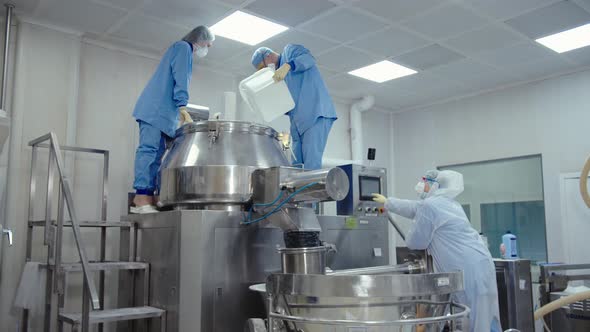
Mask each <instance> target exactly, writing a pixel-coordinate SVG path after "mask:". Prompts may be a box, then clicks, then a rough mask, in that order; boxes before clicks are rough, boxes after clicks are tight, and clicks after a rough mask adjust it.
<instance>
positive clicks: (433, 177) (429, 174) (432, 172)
mask: <svg viewBox="0 0 590 332" xmlns="http://www.w3.org/2000/svg"><path fill="white" fill-rule="evenodd" d="M438 173H439V172H438V171H437V170H435V169H433V170H430V171H427V172H426V174H424V177H425V178H426V180H431V181H436V178H437V177H438Z"/></svg>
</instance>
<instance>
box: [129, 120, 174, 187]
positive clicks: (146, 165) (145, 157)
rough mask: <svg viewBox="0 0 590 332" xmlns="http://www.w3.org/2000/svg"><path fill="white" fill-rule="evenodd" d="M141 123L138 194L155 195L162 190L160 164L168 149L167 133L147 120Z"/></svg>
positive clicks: (136, 184) (137, 177) (137, 153)
mask: <svg viewBox="0 0 590 332" xmlns="http://www.w3.org/2000/svg"><path fill="white" fill-rule="evenodd" d="M137 123H138V124H139V146H138V147H137V150H136V151H135V181H133V189H135V192H136V193H137V194H138V195H148V196H153V195H154V193H156V194H158V193H159V192H160V164H161V163H162V156H163V155H164V152H165V151H166V135H165V134H164V133H162V132H161V131H160V130H159V129H157V128H156V127H154V126H152V125H150V124H149V123H147V122H144V121H141V120H137Z"/></svg>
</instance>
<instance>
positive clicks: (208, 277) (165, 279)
mask: <svg viewBox="0 0 590 332" xmlns="http://www.w3.org/2000/svg"><path fill="white" fill-rule="evenodd" d="M161 175H162V188H161V193H160V199H161V201H162V202H163V203H164V204H165V206H166V207H167V209H168V211H165V212H160V213H156V214H149V215H134V216H129V217H128V219H129V220H131V221H134V222H135V223H136V225H137V229H136V231H137V243H131V244H130V243H121V256H122V258H125V259H129V257H130V258H131V259H135V260H138V261H145V262H149V263H150V278H149V294H142V292H141V291H139V290H134V289H129V288H128V289H127V293H120V294H119V302H121V303H120V305H129V304H130V303H125V301H135V300H139V299H140V298H143V297H148V298H149V303H150V305H152V306H155V307H159V308H162V309H165V310H166V312H167V314H166V330H167V331H194V332H211V331H215V332H226V331H227V332H230V331H231V332H235V331H242V330H243V329H244V326H245V325H246V323H247V321H248V319H249V318H261V319H263V318H269V312H267V311H265V305H264V301H263V300H262V297H260V296H259V295H258V294H256V293H255V292H252V291H250V290H249V287H250V286H251V285H253V284H257V283H261V282H264V281H265V280H267V278H271V279H269V280H276V282H277V284H276V285H279V286H277V287H278V288H274V286H273V285H275V283H271V284H269V286H271V288H270V289H272V290H273V293H272V294H275V293H276V294H281V296H282V295H285V296H296V297H299V296H302V297H303V298H305V299H311V298H313V296H314V295H313V292H314V291H316V290H318V289H316V288H314V287H316V286H313V287H312V288H309V289H302V290H301V291H302V292H301V294H295V293H293V294H291V293H290V294H283V293H282V291H283V290H285V289H286V288H284V287H281V286H280V285H286V284H287V283H286V282H288V281H289V280H291V281H293V280H300V279H289V278H290V277H289V276H297V275H299V274H298V273H317V276H319V277H322V278H338V277H342V278H357V279H358V280H359V281H360V284H358V283H355V282H353V283H350V284H349V285H348V286H351V287H353V288H354V287H356V288H354V289H356V290H357V291H359V290H360V291H361V293H362V288H359V287H358V286H359V285H361V286H363V285H364V286H366V285H367V284H366V283H363V282H364V281H368V280H373V279H368V278H369V277H370V276H366V275H364V274H362V273H365V272H367V271H366V270H350V269H353V268H363V267H371V266H386V265H387V264H389V246H390V245H389V239H388V225H387V220H385V219H384V218H380V217H371V216H366V217H363V220H362V222H358V223H357V222H356V221H355V222H351V218H350V217H349V216H317V215H316V214H315V213H314V209H313V208H312V207H313V204H317V203H318V202H325V201H333V200H340V199H343V198H344V197H345V196H346V195H347V193H348V191H349V188H348V186H349V181H348V178H347V175H346V173H345V172H344V171H342V169H340V168H332V169H325V170H316V171H306V170H303V169H299V168H293V167H291V166H290V165H289V163H288V160H287V158H286V157H285V147H284V146H283V145H282V144H281V142H280V140H279V139H278V134H277V132H276V131H275V130H273V129H272V128H270V127H267V126H262V125H258V124H253V123H248V122H232V121H203V122H197V123H192V124H187V125H184V126H183V127H182V128H180V129H178V130H177V133H176V138H175V140H174V142H173V144H172V146H171V147H170V149H169V150H168V151H167V152H166V154H165V156H164V160H163V163H162V167H161ZM121 238H126V237H125V236H122V237H121ZM326 243H331V244H332V245H329V246H328V245H326ZM311 258H314V259H311ZM323 264H325V265H327V266H329V267H331V268H332V269H334V270H342V269H349V270H347V271H348V272H342V273H348V276H344V275H341V276H337V275H332V274H330V275H323V273H325V272H326V270H325V268H324V266H323ZM391 269H392V267H385V268H383V267H381V268H377V270H379V271H380V272H377V271H369V272H367V273H373V272H375V273H378V274H382V273H383V271H389V272H392V270H391ZM393 269H394V270H396V269H399V268H398V267H393ZM413 269H414V270H413V271H412V272H424V271H423V269H422V268H418V269H416V268H415V266H414V268H413ZM360 271H363V272H360ZM285 272H287V273H285ZM395 272H397V273H398V274H399V273H409V272H410V270H409V269H406V268H404V271H403V272H400V271H399V270H397V271H395ZM293 273H295V274H293ZM359 273H361V275H358V274H359ZM386 273H387V272H386ZM350 274H353V276H350ZM302 275H303V276H313V275H312V274H302ZM426 276H430V277H433V276H432V275H426ZM390 277H391V276H390ZM398 277H399V276H398ZM402 277H403V276H402ZM125 278H126V276H121V279H120V283H121V284H122V285H125V284H130V282H129V280H126V279H125ZM282 278H286V279H284V280H283V279H282ZM303 278H307V277H303ZM384 278H385V277H384ZM392 278H393V277H392ZM460 278H461V274H460V272H457V273H456V274H452V275H449V276H448V279H446V280H447V281H448V282H449V284H448V285H447V284H446V282H445V281H441V282H442V284H441V286H440V287H443V288H444V289H445V292H446V293H445V294H442V295H444V296H448V295H449V294H450V293H452V292H454V291H458V290H460V287H459V286H458V285H459V283H458V281H457V280H460ZM314 280H315V279H314ZM363 280H364V281H363ZM376 280H377V279H376ZM432 280H436V279H432ZM443 280H444V279H443ZM332 281H338V280H337V279H334V280H327V281H325V280H324V281H322V282H323V285H325V287H326V288H325V289H324V291H328V288H330V287H329V286H328V285H329V284H330V283H331V282H332ZM297 284H299V282H297ZM305 284H306V283H305ZM312 284H313V283H312ZM336 285H339V283H336ZM342 285H343V286H345V285H344V284H342ZM355 285H356V286H355ZM449 285H450V287H448V286H449ZM348 286H347V287H348ZM455 286H457V287H455ZM404 287H405V286H404ZM345 288H346V287H344V288H342V289H340V288H339V287H337V288H334V287H333V286H332V287H331V290H332V291H334V292H336V293H335V294H336V295H335V296H339V295H338V294H341V293H340V292H344V293H342V294H346V292H347V291H346V290H345ZM119 289H124V287H120V288H119ZM295 289H296V288H292V290H295ZM424 289H427V288H424ZM374 291H376V290H375V289H374V290H373V291H371V292H370V293H368V294H369V295H370V297H372V296H373V295H374V294H376V293H374ZM390 291H392V290H390ZM408 291H410V292H412V291H413V292H415V294H410V293H408V294H407V295H408V296H409V297H408V298H406V297H405V296H403V298H404V301H405V300H406V299H414V300H416V299H424V298H421V296H423V295H424V294H422V293H419V291H418V290H414V289H413V288H410V289H408ZM404 294H405V293H404ZM437 294H438V293H436V294H434V293H433V295H432V296H438V295H437ZM389 300H392V299H389ZM394 300H395V301H398V300H401V297H399V298H396V299H394ZM426 300H429V299H426ZM439 300H440V299H439ZM443 300H444V299H443ZM367 301H369V302H371V303H372V301H379V300H378V299H367V298H363V299H361V303H366V302H367ZM322 303H323V302H322ZM416 303H417V302H415V301H414V302H412V304H411V305H410V306H413V307H414V308H416ZM448 304H449V303H448V302H445V305H447V306H448ZM273 306H274V305H273ZM273 306H271V307H273ZM379 306H380V304H378V305H377V307H379ZM366 308H371V309H370V311H373V310H374V309H373V305H372V304H371V305H369V306H368V307H366ZM305 310H306V309H304V311H305ZM396 310H397V309H396ZM298 312H301V311H298ZM467 313H468V310H467ZM466 315H467V314H465V313H464V314H462V317H463V316H466ZM429 316H431V315H429ZM273 318H280V319H287V318H285V317H273V316H270V319H271V320H272V319H273ZM134 330H135V331H152V328H151V327H149V326H148V327H146V326H138V325H136V326H135V328H134ZM347 331H351V330H347ZM352 331H365V330H352ZM367 331H368V330H367Z"/></svg>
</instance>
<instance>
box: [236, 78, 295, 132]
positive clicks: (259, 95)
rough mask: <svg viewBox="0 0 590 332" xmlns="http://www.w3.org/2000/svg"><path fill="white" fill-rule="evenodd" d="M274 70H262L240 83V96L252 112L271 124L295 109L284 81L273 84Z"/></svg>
mask: <svg viewBox="0 0 590 332" xmlns="http://www.w3.org/2000/svg"><path fill="white" fill-rule="evenodd" d="M273 75H274V70H273V69H272V68H269V67H266V68H263V69H261V70H259V71H257V72H255V73H254V74H252V75H251V76H250V77H248V78H245V79H244V80H242V81H241V82H240V85H239V89H240V95H242V98H244V100H245V101H246V104H248V106H250V108H251V109H252V111H254V112H256V113H259V114H260V115H261V116H262V118H263V119H264V121H266V122H271V121H273V120H274V119H276V118H278V117H280V116H281V115H283V114H285V113H287V112H289V111H290V110H292V109H293V108H294V107H295V102H294V101H293V98H292V97H291V93H290V92H289V89H288V88H287V84H286V83H285V82H284V81H280V82H275V81H274V80H273V78H272V76H273Z"/></svg>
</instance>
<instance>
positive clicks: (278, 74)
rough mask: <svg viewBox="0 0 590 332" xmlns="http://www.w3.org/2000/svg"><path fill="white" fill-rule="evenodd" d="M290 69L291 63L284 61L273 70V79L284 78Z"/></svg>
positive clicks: (276, 80) (278, 80)
mask: <svg viewBox="0 0 590 332" xmlns="http://www.w3.org/2000/svg"><path fill="white" fill-rule="evenodd" d="M290 70H291V65H289V64H288V63H285V64H284V65H282V66H281V67H279V69H277V70H276V71H275V74H274V75H273V77H272V78H273V79H274V80H275V82H280V81H282V80H284V79H285V77H286V76H287V74H288V73H289V71H290Z"/></svg>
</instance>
